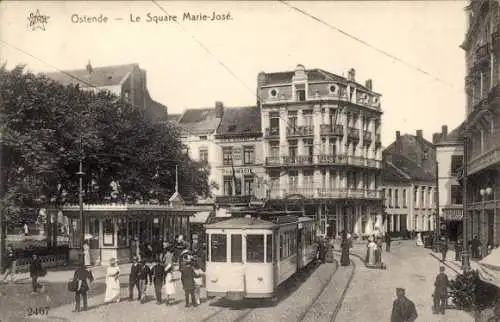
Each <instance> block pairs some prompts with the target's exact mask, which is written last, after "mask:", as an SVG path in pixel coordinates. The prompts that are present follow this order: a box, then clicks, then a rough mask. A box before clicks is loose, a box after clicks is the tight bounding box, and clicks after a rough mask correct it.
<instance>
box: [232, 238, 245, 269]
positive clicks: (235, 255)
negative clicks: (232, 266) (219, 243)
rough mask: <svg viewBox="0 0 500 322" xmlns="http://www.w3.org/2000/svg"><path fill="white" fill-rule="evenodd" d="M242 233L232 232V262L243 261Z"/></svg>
mask: <svg viewBox="0 0 500 322" xmlns="http://www.w3.org/2000/svg"><path fill="white" fill-rule="evenodd" d="M241 240H242V238H241V235H240V234H234V235H233V234H232V235H231V263H242V262H243V259H242V254H241V248H242V247H241Z"/></svg>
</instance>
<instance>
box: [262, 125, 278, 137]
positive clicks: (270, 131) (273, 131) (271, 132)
mask: <svg viewBox="0 0 500 322" xmlns="http://www.w3.org/2000/svg"><path fill="white" fill-rule="evenodd" d="M279 136H280V128H279V127H268V128H266V131H265V133H264V137H266V138H272V137H279Z"/></svg>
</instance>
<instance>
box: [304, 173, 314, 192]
mask: <svg viewBox="0 0 500 322" xmlns="http://www.w3.org/2000/svg"><path fill="white" fill-rule="evenodd" d="M303 174H304V187H305V188H307V189H312V188H314V180H313V179H314V176H313V174H314V173H313V171H312V170H309V171H307V170H306V171H304V172H303Z"/></svg>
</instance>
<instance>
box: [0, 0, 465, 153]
mask: <svg viewBox="0 0 500 322" xmlns="http://www.w3.org/2000/svg"><path fill="white" fill-rule="evenodd" d="M157 3H158V4H159V5H160V6H161V7H162V8H163V9H164V11H165V12H166V13H167V14H168V15H170V16H173V15H175V16H177V22H174V21H168V22H165V21H158V23H155V22H154V21H148V13H149V14H150V15H151V16H165V12H164V11H162V10H161V9H160V8H159V7H158V6H157V5H156V4H155V3H154V2H149V1H141V2H132V1H113V2H104V1H102V2H101V1H99V2H97V1H95V2H92V1H89V2H79V1H67V2H64V1H43V2H42V1H37V2H27V1H26V2H25V1H23V2H16V1H4V2H1V3H0V61H2V62H5V61H6V62H7V66H8V67H9V68H11V67H14V66H15V65H17V64H21V63H22V64H26V65H27V69H28V70H30V71H32V72H53V71H57V69H60V70H71V69H84V68H85V66H86V65H87V62H88V61H89V60H90V62H91V64H92V66H94V67H99V66H108V65H120V64H128V63H138V64H139V66H140V67H141V68H142V69H145V70H146V71H147V82H148V89H149V91H150V93H151V96H152V97H153V99H155V100H156V101H158V102H160V103H162V104H164V105H166V106H168V112H169V113H171V114H174V113H175V114H176V113H182V111H184V110H185V109H188V108H202V107H210V106H213V105H214V104H215V101H222V102H223V103H224V105H225V106H244V105H252V104H255V103H256V97H255V94H256V81H257V74H258V73H259V72H261V71H264V72H278V71H286V70H293V69H294V68H295V66H296V65H297V64H302V65H304V66H305V67H306V68H321V69H324V70H327V71H330V72H332V73H335V74H339V75H345V76H346V75H347V70H348V69H350V68H354V69H355V70H356V80H357V81H358V82H360V83H361V84H364V82H365V80H366V79H369V78H370V79H372V80H373V89H374V91H376V92H378V93H380V94H382V100H381V101H382V110H383V112H384V114H383V116H382V144H383V145H384V146H388V145H389V144H390V143H391V142H392V141H394V138H395V131H401V133H409V134H415V132H416V130H417V129H422V130H423V134H424V137H425V138H427V139H428V140H431V139H432V133H434V132H439V131H441V126H442V125H444V124H446V125H448V129H449V131H451V130H452V129H453V128H455V127H456V126H458V125H459V124H460V122H462V121H463V119H464V117H465V93H464V90H463V87H464V77H465V53H464V51H463V50H462V49H461V48H460V47H459V45H460V44H461V43H462V41H463V39H464V36H465V31H466V18H465V12H464V10H463V8H464V7H465V6H466V2H465V1H421V2H420V1H380V2H379V1H360V2H357V1H329V2H321V1H313V2H302V1H291V2H288V3H289V4H290V5H293V6H295V7H297V8H300V9H302V10H304V11H307V12H308V13H310V14H311V15H314V16H315V17H317V18H319V19H320V20H322V21H324V22H326V23H327V24H329V25H331V26H335V27H337V28H340V29H341V30H343V31H344V32H347V33H349V34H351V35H353V36H355V37H356V38H358V39H360V41H363V42H365V43H368V44H369V45H371V46H372V47H376V48H377V49H380V50H382V51H384V52H387V53H389V54H390V55H392V56H395V57H397V58H398V59H394V58H391V57H388V56H386V55H383V54H381V53H380V52H379V51H377V50H374V49H373V48H371V47H369V46H367V45H366V44H363V43H361V42H360V41H356V40H353V39H351V38H349V37H347V36H346V35H345V34H343V33H341V32H339V31H337V30H335V29H332V28H330V27H328V26H325V25H324V24H322V23H320V22H318V21H316V20H313V19H311V18H310V17H307V16H306V15H304V14H301V13H299V12H297V11H295V10H293V9H291V8H290V7H288V6H286V5H285V4H284V3H282V2H278V1H269V2H267V1H255V2H245V1H234V2H230V1H224V2H197V1H168V2H165V1H163V2H162V1H159V2H157ZM37 10H38V12H39V13H40V15H42V16H46V17H47V16H48V19H47V20H46V23H45V24H37V25H36V26H37V27H42V26H43V27H44V28H43V29H42V28H37V29H35V30H33V28H32V27H33V26H30V24H29V20H28V17H29V16H30V14H32V13H33V14H35V13H36V12H37ZM213 12H216V13H217V14H218V15H221V16H224V17H227V14H229V15H230V19H226V20H218V21H211V20H210V19H211V16H212V15H213ZM184 13H190V14H192V15H195V14H200V13H201V14H206V15H208V16H209V17H210V18H208V19H209V20H207V21H189V20H185V21H183V15H184ZM75 15H78V16H79V17H82V16H97V17H99V16H100V15H102V16H103V17H104V16H105V17H108V21H107V22H106V23H74V22H72V19H73V20H74V19H75V17H76V16H75ZM137 17H140V18H141V21H139V22H132V21H131V20H134V21H136V18H137ZM117 18H118V19H120V18H121V19H122V20H116V19H117ZM13 47H16V48H17V49H20V50H21V51H23V52H25V53H23V52H20V51H19V50H17V49H14V48H13ZM26 53H28V54H26ZM32 56H34V57H36V58H38V59H35V58H34V57H32ZM40 60H42V61H43V62H41V61H40ZM400 60H403V61H404V63H402V62H401V61H400ZM407 64H410V65H413V66H416V68H410V67H408V66H407ZM419 69H420V70H423V71H425V72H426V73H429V74H431V76H429V75H426V74H425V73H423V72H421V71H419Z"/></svg>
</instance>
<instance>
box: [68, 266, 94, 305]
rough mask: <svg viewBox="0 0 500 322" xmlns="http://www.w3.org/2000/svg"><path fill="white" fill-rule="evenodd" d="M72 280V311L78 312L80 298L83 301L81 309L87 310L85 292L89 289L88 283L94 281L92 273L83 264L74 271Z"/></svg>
mask: <svg viewBox="0 0 500 322" xmlns="http://www.w3.org/2000/svg"><path fill="white" fill-rule="evenodd" d="M73 280H74V281H76V290H75V310H74V311H73V312H80V299H81V300H82V302H83V311H87V310H88V301H87V300H88V298H87V293H88V291H89V289H90V284H91V283H92V282H93V281H94V276H93V275H92V272H91V271H90V270H89V268H88V266H86V265H85V264H83V265H82V266H80V267H79V268H77V270H76V271H75V275H74V276H73Z"/></svg>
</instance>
